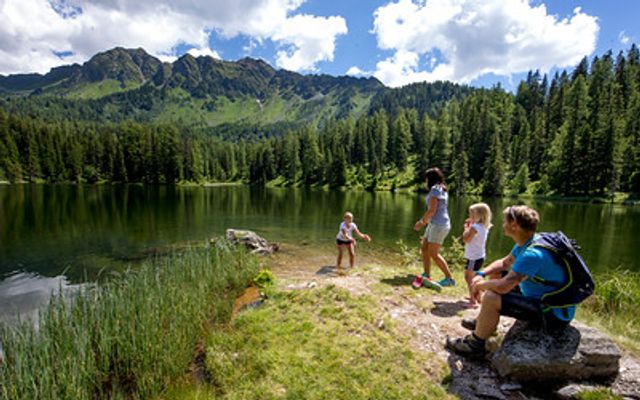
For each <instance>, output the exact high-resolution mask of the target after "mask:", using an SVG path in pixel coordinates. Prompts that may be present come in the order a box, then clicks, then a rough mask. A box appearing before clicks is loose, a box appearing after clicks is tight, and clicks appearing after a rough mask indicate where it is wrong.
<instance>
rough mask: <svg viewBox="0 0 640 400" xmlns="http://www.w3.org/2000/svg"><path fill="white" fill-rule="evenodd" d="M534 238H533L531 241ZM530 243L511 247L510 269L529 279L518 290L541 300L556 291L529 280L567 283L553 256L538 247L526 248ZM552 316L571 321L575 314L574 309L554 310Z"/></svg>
mask: <svg viewBox="0 0 640 400" xmlns="http://www.w3.org/2000/svg"><path fill="white" fill-rule="evenodd" d="M535 239H536V236H534V237H533V240H535ZM529 244H530V242H527V243H525V244H524V245H522V246H518V245H517V244H516V245H515V246H513V250H511V254H512V255H513V256H514V257H515V259H516V261H515V262H514V263H513V267H512V268H511V269H512V271H513V272H517V273H519V274H521V275H526V276H528V277H529V278H528V279H526V280H524V281H522V282H521V283H520V290H521V291H522V294H523V295H525V296H526V297H533V298H536V299H540V298H542V295H543V294H545V293H548V292H552V291H554V290H557V288H556V287H555V286H549V285H543V284H540V283H536V282H534V281H533V280H532V279H531V278H532V277H534V276H537V277H540V278H542V279H544V280H545V281H548V282H558V283H563V282H566V281H567V276H566V274H565V272H564V268H562V266H561V265H558V263H557V262H556V260H555V259H554V258H553V255H552V254H551V253H550V252H549V251H548V250H546V249H542V248H540V247H527V246H529ZM552 312H553V314H554V316H555V317H556V318H558V319H560V320H562V321H571V320H572V319H573V316H574V315H575V312H576V307H575V306H571V307H567V308H554V309H553V310H552Z"/></svg>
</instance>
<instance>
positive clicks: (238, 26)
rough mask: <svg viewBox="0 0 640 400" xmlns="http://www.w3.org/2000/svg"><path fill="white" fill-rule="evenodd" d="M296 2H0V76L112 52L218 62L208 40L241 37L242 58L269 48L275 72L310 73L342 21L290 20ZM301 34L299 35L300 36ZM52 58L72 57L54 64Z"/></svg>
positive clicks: (329, 51)
mask: <svg viewBox="0 0 640 400" xmlns="http://www.w3.org/2000/svg"><path fill="white" fill-rule="evenodd" d="M303 2H304V0H235V1H234V0H210V1H205V0H200V1H197V0H196V1H194V0H174V1H170V0H157V1H152V0H0V73H4V74H7V73H18V72H31V71H36V72H41V73H42V72H47V71H48V70H49V69H50V68H51V67H53V66H56V65H60V64H68V63H69V62H84V61H86V60H87V59H88V58H89V57H91V56H92V55H93V54H95V53H97V52H99V51H104V50H106V49H109V48H112V47H115V46H124V47H142V48H144V49H145V50H147V51H148V52H150V53H151V54H153V55H156V56H158V57H161V58H162V59H165V60H166V59H171V58H172V57H175V48H176V47H177V46H179V45H185V46H187V47H191V48H193V50H192V51H190V52H191V53H192V54H198V55H205V54H206V55H211V56H214V57H216V56H217V57H219V54H218V52H217V51H216V50H214V49H210V48H209V35H210V34H211V32H216V33H217V34H219V35H221V36H222V37H224V38H232V37H236V36H238V35H244V36H246V37H247V38H248V40H249V41H250V42H249V43H250V45H249V46H248V47H247V49H246V50H248V51H251V49H252V46H255V45H261V44H263V43H264V41H265V40H272V41H274V42H275V44H276V46H277V47H278V48H279V49H280V52H279V53H278V57H277V63H278V66H280V67H284V68H288V69H292V70H313V69H314V68H315V64H316V63H317V62H319V61H324V60H329V61H331V60H333V54H334V50H335V39H336V36H337V35H341V34H345V33H346V32H347V28H346V22H345V20H344V18H342V17H317V16H312V15H299V14H298V15H294V12H295V10H296V9H298V8H299V7H300V6H301V5H302V3H303ZM305 28H306V29H305ZM54 52H58V53H59V52H72V53H73V54H72V55H68V56H65V57H64V60H62V59H61V58H60V57H58V56H57V55H56V54H55V53H54Z"/></svg>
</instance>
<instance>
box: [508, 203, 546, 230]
mask: <svg viewBox="0 0 640 400" xmlns="http://www.w3.org/2000/svg"><path fill="white" fill-rule="evenodd" d="M502 214H503V217H504V220H503V223H502V227H503V228H504V233H505V235H507V236H513V235H514V234H516V233H527V234H531V233H534V232H535V231H536V229H537V228H538V223H539V222H540V215H538V212H537V211H536V210H534V209H533V208H530V207H527V206H510V207H507V208H505V209H504V211H502Z"/></svg>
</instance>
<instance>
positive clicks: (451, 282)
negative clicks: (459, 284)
mask: <svg viewBox="0 0 640 400" xmlns="http://www.w3.org/2000/svg"><path fill="white" fill-rule="evenodd" d="M438 285H440V286H442V287H444V286H455V285H456V281H455V280H453V278H444V279H440V280H439V281H438Z"/></svg>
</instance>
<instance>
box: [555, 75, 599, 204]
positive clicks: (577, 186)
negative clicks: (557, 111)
mask: <svg viewBox="0 0 640 400" xmlns="http://www.w3.org/2000/svg"><path fill="white" fill-rule="evenodd" d="M589 101H590V99H589V95H588V88H587V83H586V80H585V79H584V77H583V76H582V75H577V78H576V79H575V80H574V82H573V83H572V86H571V91H570V92H569V98H568V103H567V104H568V105H567V122H568V126H567V129H569V135H568V137H571V136H574V137H575V142H574V143H573V144H570V143H567V146H568V147H565V149H564V152H565V157H564V158H566V159H570V160H571V161H570V162H567V163H566V164H563V165H562V167H563V168H562V169H563V171H564V173H565V174H567V178H568V177H569V176H570V177H571V179H567V180H568V181H569V182H568V185H569V187H568V188H566V189H568V190H566V191H565V192H564V193H565V194H575V193H579V194H586V193H588V192H589V190H590V176H589V165H590V163H591V162H593V159H592V157H590V156H592V154H593V153H592V151H591V141H592V130H591V125H590V124H589V107H588V105H589ZM569 170H571V171H569Z"/></svg>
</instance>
